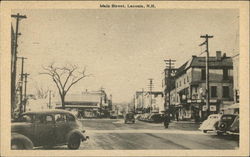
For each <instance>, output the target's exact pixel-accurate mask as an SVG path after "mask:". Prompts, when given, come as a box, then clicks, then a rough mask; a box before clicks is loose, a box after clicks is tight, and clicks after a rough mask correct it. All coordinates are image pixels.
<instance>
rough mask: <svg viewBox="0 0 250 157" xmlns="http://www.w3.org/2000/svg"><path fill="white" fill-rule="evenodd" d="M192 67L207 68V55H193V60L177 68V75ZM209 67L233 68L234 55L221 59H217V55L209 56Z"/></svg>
mask: <svg viewBox="0 0 250 157" xmlns="http://www.w3.org/2000/svg"><path fill="white" fill-rule="evenodd" d="M190 67H196V68H205V67H206V57H196V56H193V57H192V59H191V60H189V61H187V62H185V63H184V64H183V65H182V66H180V67H179V68H178V69H177V72H176V75H175V76H177V77H178V76H180V75H182V74H184V73H185V72H186V70H187V69H189V68H190ZM209 68H212V69H217V68H233V60H232V57H221V60H217V58H216V57H209Z"/></svg>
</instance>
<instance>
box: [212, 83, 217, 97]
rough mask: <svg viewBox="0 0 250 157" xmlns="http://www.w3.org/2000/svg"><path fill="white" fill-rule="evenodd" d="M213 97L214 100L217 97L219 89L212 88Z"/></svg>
mask: <svg viewBox="0 0 250 157" xmlns="http://www.w3.org/2000/svg"><path fill="white" fill-rule="evenodd" d="M211 97H212V98H215V97H217V87H216V86H212V87H211Z"/></svg>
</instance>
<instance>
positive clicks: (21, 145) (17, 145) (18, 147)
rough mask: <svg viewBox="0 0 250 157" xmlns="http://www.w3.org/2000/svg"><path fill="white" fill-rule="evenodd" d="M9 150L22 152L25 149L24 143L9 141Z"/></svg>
mask: <svg viewBox="0 0 250 157" xmlns="http://www.w3.org/2000/svg"><path fill="white" fill-rule="evenodd" d="M11 149H12V150H22V149H25V146H24V143H23V142H22V141H20V140H13V141H11Z"/></svg>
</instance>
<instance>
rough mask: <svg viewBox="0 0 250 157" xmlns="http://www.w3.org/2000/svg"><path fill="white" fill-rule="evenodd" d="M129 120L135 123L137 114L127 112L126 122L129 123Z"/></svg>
mask: <svg viewBox="0 0 250 157" xmlns="http://www.w3.org/2000/svg"><path fill="white" fill-rule="evenodd" d="M128 122H131V123H135V116H134V114H133V113H127V114H126V115H125V119H124V123H125V124H127V123H128Z"/></svg>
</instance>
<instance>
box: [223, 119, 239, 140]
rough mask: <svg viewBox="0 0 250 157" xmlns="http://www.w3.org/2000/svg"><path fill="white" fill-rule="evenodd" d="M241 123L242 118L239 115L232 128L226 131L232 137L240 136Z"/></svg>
mask: <svg viewBox="0 0 250 157" xmlns="http://www.w3.org/2000/svg"><path fill="white" fill-rule="evenodd" d="M239 123H240V117H239V116H238V115H237V116H236V117H235V119H234V121H233V123H232V124H231V126H230V127H229V128H228V130H227V131H226V133H227V134H230V135H239V130H240V129H239V127H240V125H239Z"/></svg>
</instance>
